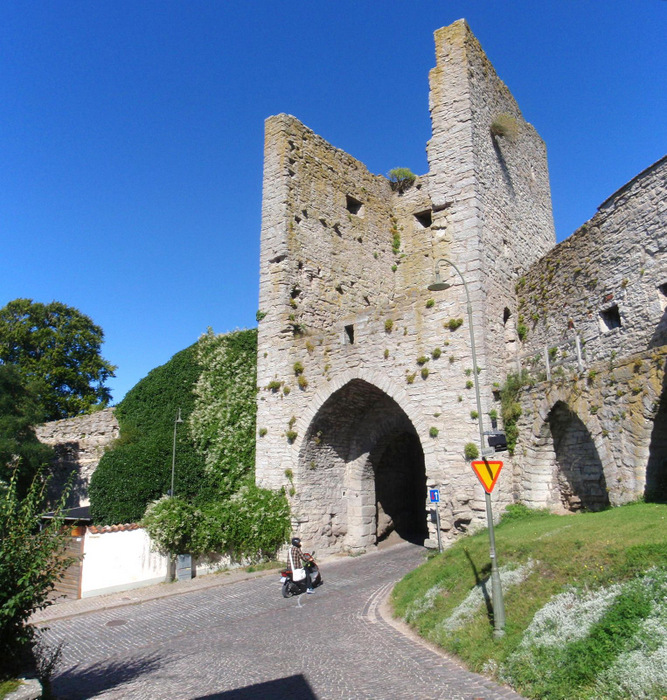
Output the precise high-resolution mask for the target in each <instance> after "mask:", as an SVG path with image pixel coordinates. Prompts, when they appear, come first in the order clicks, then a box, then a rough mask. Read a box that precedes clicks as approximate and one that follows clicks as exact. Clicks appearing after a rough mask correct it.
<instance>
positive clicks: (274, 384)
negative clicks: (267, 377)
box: [266, 379, 283, 394]
mask: <svg viewBox="0 0 667 700" xmlns="http://www.w3.org/2000/svg"><path fill="white" fill-rule="evenodd" d="M282 385H283V383H282V382H279V381H278V380H277V379H272V380H271V381H270V382H269V383H268V384H267V385H266V388H267V389H268V390H269V391H272V392H273V393H274V394H275V393H276V391H278V389H280V387H281V386H282Z"/></svg>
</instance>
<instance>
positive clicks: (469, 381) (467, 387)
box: [466, 379, 475, 389]
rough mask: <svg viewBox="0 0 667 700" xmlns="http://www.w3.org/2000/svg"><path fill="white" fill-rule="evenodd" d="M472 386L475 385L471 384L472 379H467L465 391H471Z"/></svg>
mask: <svg viewBox="0 0 667 700" xmlns="http://www.w3.org/2000/svg"><path fill="white" fill-rule="evenodd" d="M474 386H475V384H474V383H473V381H472V379H468V381H467V382H466V389H472V388H473V387H474Z"/></svg>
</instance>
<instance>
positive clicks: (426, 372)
mask: <svg viewBox="0 0 667 700" xmlns="http://www.w3.org/2000/svg"><path fill="white" fill-rule="evenodd" d="M421 375H422V379H426V377H428V375H429V371H428V367H422V371H421Z"/></svg>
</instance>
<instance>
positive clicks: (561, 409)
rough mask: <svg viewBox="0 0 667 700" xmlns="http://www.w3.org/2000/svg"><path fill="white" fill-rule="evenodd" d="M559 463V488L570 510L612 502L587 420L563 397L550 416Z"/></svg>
mask: <svg viewBox="0 0 667 700" xmlns="http://www.w3.org/2000/svg"><path fill="white" fill-rule="evenodd" d="M547 422H548V424H549V429H550V431H551V436H552V439H553V447H554V453H555V466H556V484H555V487H556V490H557V496H558V500H559V501H560V505H561V506H562V507H563V508H564V509H565V510H567V511H570V512H575V511H580V510H591V511H596V510H602V509H603V508H607V507H608V506H609V494H608V493H607V483H606V479H605V475H604V470H603V468H602V461H601V459H600V456H599V454H598V451H597V448H596V447H595V443H594V442H593V438H592V436H591V434H590V432H589V430H588V428H587V427H586V426H585V425H584V423H583V421H582V420H581V419H580V418H579V416H577V414H576V413H575V412H574V411H572V410H571V409H570V408H569V407H568V406H567V405H566V404H565V403H563V402H562V401H559V402H557V403H556V404H555V405H554V407H553V408H552V409H551V411H550V413H549V416H548V418H547Z"/></svg>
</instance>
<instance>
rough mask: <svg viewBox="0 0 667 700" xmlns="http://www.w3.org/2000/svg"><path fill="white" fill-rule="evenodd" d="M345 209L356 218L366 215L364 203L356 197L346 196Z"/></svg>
mask: <svg viewBox="0 0 667 700" xmlns="http://www.w3.org/2000/svg"><path fill="white" fill-rule="evenodd" d="M345 208H346V209H347V210H348V211H349V212H350V214H354V215H355V216H363V215H364V209H363V208H364V205H363V203H362V202H360V201H359V200H358V199H355V198H354V197H350V195H349V194H347V195H345Z"/></svg>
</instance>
